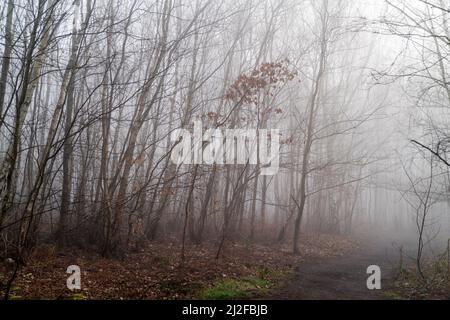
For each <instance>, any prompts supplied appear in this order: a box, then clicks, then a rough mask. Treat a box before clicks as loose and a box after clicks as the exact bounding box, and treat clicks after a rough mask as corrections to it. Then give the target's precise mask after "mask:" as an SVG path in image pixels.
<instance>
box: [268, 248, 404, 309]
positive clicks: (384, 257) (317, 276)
mask: <svg viewBox="0 0 450 320" xmlns="http://www.w3.org/2000/svg"><path fill="white" fill-rule="evenodd" d="M397 263H398V252H396V249H395V248H394V246H393V245H392V243H388V242H373V241H372V242H370V243H368V244H364V245H362V246H361V248H360V249H358V250H357V251H356V252H353V253H351V254H349V255H346V256H341V257H333V258H315V259H308V260H307V261H305V262H303V263H302V264H301V265H299V266H298V267H296V269H295V271H294V274H293V276H292V277H291V278H289V279H288V280H287V281H286V282H285V283H284V284H283V285H281V287H280V288H279V289H277V290H275V292H273V293H272V296H271V297H270V298H271V299H277V300H381V299H389V296H387V295H386V292H387V291H389V289H390V287H391V281H392V276H393V272H394V270H395V266H396V265H397ZM370 265H378V266H379V267H380V268H381V285H382V289H381V290H368V289H367V286H366V281H367V278H368V277H369V276H370V275H368V274H367V273H366V271H367V267H368V266H370Z"/></svg>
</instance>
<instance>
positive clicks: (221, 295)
mask: <svg viewBox="0 0 450 320" xmlns="http://www.w3.org/2000/svg"><path fill="white" fill-rule="evenodd" d="M270 285H271V283H270V282H269V281H268V280H265V279H259V278H254V277H251V278H244V279H240V280H235V279H227V280H223V281H219V282H216V283H215V284H214V285H213V286H212V287H211V288H206V289H203V290H202V291H201V292H200V294H199V298H200V299H203V300H229V299H239V298H241V299H242V298H250V297H252V296H255V295H258V294H266V293H267V290H268V288H269V287H270Z"/></svg>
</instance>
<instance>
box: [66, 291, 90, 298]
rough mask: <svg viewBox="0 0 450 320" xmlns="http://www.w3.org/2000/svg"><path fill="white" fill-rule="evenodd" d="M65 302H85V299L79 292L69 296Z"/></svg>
mask: <svg viewBox="0 0 450 320" xmlns="http://www.w3.org/2000/svg"><path fill="white" fill-rule="evenodd" d="M66 300H86V297H85V296H84V295H83V294H82V293H81V292H80V293H74V294H71V295H70V296H68V297H67V298H66Z"/></svg>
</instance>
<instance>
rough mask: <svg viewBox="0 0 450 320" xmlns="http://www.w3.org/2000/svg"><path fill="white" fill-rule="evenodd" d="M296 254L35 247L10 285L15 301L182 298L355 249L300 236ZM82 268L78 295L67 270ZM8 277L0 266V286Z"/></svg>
mask: <svg viewBox="0 0 450 320" xmlns="http://www.w3.org/2000/svg"><path fill="white" fill-rule="evenodd" d="M301 242H302V245H301V252H302V254H301V255H293V254H292V253H291V248H290V246H289V247H288V246H285V245H283V246H262V245H246V244H229V245H228V246H227V247H226V249H225V251H224V254H223V257H222V258H221V259H220V260H219V261H218V260H216V259H215V254H216V250H217V249H216V247H215V246H214V245H207V244H205V245H202V246H190V247H188V251H187V254H186V256H187V260H186V261H185V263H184V264H183V265H180V256H179V253H180V247H179V245H178V244H176V243H170V244H162V243H149V244H148V245H147V246H146V247H145V249H143V250H142V251H141V252H139V253H131V254H127V255H126V256H125V257H124V258H123V259H122V260H116V259H106V258H103V257H101V256H99V255H96V254H92V253H88V252H83V251H80V250H67V251H64V252H59V253H58V252H56V251H55V250H54V248H53V247H50V246H41V247H39V248H38V249H37V250H36V251H35V253H34V255H33V258H32V260H31V261H30V262H29V263H28V265H27V266H25V267H24V268H22V270H21V271H20V274H19V275H18V277H17V279H16V281H15V282H14V285H13V290H12V297H13V298H16V299H68V298H74V297H77V298H78V299H80V298H81V299H185V298H195V297H196V294H197V293H198V292H199V290H201V288H204V287H205V286H209V285H211V284H212V283H214V282H216V281H217V280H218V279H227V278H229V279H238V278H241V277H246V276H261V275H262V274H263V276H267V277H270V276H271V275H278V276H279V275H282V274H284V273H286V272H289V271H290V270H291V269H292V268H293V267H295V266H297V265H298V264H299V263H300V262H301V261H302V260H304V259H308V258H312V257H327V256H336V255H343V254H345V253H346V252H348V251H351V250H354V249H355V248H356V245H355V243H354V242H352V241H351V240H349V239H347V238H344V237H337V236H326V235H321V236H308V237H306V236H304V237H303V238H302V239H301ZM70 265H78V266H80V268H81V274H82V275H81V287H82V289H81V291H79V292H71V291H70V290H68V289H67V287H66V280H67V277H69V274H67V273H66V270H67V267H68V266H70ZM9 275H10V273H9V272H8V271H7V268H6V265H0V282H1V283H3V284H4V283H6V281H7V279H8V278H7V277H8V276H9Z"/></svg>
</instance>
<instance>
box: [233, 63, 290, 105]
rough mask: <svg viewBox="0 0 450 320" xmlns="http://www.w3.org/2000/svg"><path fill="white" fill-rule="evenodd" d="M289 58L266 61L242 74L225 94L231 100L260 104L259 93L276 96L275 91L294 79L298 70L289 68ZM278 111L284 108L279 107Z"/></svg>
mask: <svg viewBox="0 0 450 320" xmlns="http://www.w3.org/2000/svg"><path fill="white" fill-rule="evenodd" d="M288 63H289V61H288V60H283V61H281V62H266V63H263V64H261V65H260V66H258V67H257V68H255V70H253V71H252V72H251V73H250V74H241V75H240V76H239V77H238V79H237V80H236V81H235V82H234V83H233V85H232V86H231V87H230V88H229V89H228V91H227V93H226V94H225V99H226V100H229V101H242V103H244V104H248V105H255V106H257V105H258V104H259V101H260V99H259V95H260V94H261V93H262V94H264V95H266V96H271V97H273V96H274V91H275V90H276V89H279V88H281V87H282V86H283V85H284V84H286V83H287V82H289V81H292V80H293V79H294V78H295V77H296V76H297V72H296V71H291V70H290V69H289V68H288ZM276 112H277V113H281V112H282V110H281V109H280V108H278V109H277V110H276Z"/></svg>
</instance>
